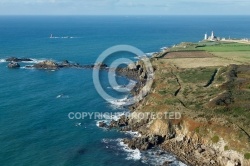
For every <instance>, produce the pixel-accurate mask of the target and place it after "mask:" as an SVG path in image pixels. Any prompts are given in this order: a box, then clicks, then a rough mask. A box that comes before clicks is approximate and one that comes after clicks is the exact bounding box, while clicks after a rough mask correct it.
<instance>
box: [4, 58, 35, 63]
mask: <svg viewBox="0 0 250 166" xmlns="http://www.w3.org/2000/svg"><path fill="white" fill-rule="evenodd" d="M29 61H32V59H29V58H16V57H10V58H7V59H6V62H29Z"/></svg>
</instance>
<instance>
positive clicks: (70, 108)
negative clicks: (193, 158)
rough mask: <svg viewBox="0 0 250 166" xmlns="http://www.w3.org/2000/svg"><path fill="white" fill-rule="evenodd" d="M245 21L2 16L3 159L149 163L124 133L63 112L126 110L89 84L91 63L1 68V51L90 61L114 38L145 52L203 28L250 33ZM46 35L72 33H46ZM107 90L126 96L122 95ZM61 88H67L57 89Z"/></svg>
mask: <svg viewBox="0 0 250 166" xmlns="http://www.w3.org/2000/svg"><path fill="white" fill-rule="evenodd" d="M249 25H250V19H249V17H246V16H241V17H239V16H237V17H236V16H235V17H222V16H220V17H217V16H214V17H208V16H206V17H197V16H196V17H194V16H189V17H187V16H186V17H183V16H182V17H181V16H171V17H170V16H154V17H153V16H152V17H151V16H147V17H146V16H144V17H142V16H129V17H125V16H119V17H118V16H117V17H109V16H106V17H101V16H88V17H87V16H86V17H84V16H71V17H69V16H68V17H67V16H61V17H55V16H53V17H44V16H36V17H31V16H25V17H24V16H1V17H0V43H1V44H0V90H1V91H0V92H1V93H0V99H1V104H0V163H1V165H3V166H9V165H25V166H26V165H44V166H47V165H58V166H62V165H65V166H78V165H79V166H85V165H93V166H99V165H110V166H112V165H114V166H117V165H121V166H122V165H147V164H149V165H150V164H151V165H152V164H153V163H154V162H151V163H150V162H149V163H145V161H144V160H143V155H146V154H140V155H141V158H140V156H139V157H138V153H137V152H133V153H132V152H128V150H127V151H126V150H124V146H121V145H120V144H119V142H120V139H119V138H124V137H128V136H129V135H128V134H125V133H120V132H117V131H106V130H103V129H100V128H98V127H97V126H96V123H97V122H96V121H95V120H94V119H82V120H70V119H69V118H68V114H69V112H123V111H127V110H126V109H123V108H117V106H115V105H111V104H109V103H107V102H106V101H105V100H104V99H102V98H101V97H100V96H99V94H98V93H97V92H96V90H95V88H94V85H93V81H92V70H79V69H61V70H58V71H42V70H30V69H29V70H28V69H17V70H11V69H8V68H7V67H6V66H7V63H5V62H4V60H3V59H4V58H6V57H9V56H16V57H29V58H34V59H37V60H43V59H52V60H55V61H62V60H65V59H67V60H70V61H72V62H78V63H80V64H92V63H94V62H95V60H96V58H97V57H98V56H99V55H100V54H101V53H102V52H103V51H104V50H105V49H107V48H109V47H111V46H114V45H117V44H129V45H133V46H135V47H138V48H139V49H141V50H142V51H144V52H145V53H150V52H156V51H159V50H160V48H162V47H165V46H172V45H174V44H177V43H179V42H181V41H199V40H201V39H202V38H203V36H204V33H206V32H208V33H210V31H212V30H213V31H214V32H215V35H218V36H221V37H223V36H224V37H228V36H231V37H239V38H240V37H246V38H250V33H249V32H250V30H249V27H250V26H249ZM50 34H53V35H54V36H58V37H63V36H70V37H73V38H55V39H50V38H49V36H50ZM119 56H123V57H129V58H131V59H132V60H135V59H134V57H133V56H132V55H129V54H124V53H121V54H118V55H117V56H116V57H119ZM113 59H115V57H114V58H113ZM111 60H112V59H111ZM111 60H110V61H111ZM21 65H22V66H24V65H26V64H21ZM106 75H107V73H105V72H102V77H103V78H101V79H102V82H103V87H104V88H105V89H106V90H107V91H110V90H109V88H108V87H109V85H108V82H107V80H106ZM118 79H119V81H120V82H121V83H126V82H127V80H126V79H125V78H121V77H119V78H118ZM110 93H111V94H113V95H114V96H117V97H121V98H122V97H124V94H120V93H116V92H113V91H110ZM61 94H64V95H63V96H61V97H60V96H58V95H61ZM79 123H80V124H81V125H79ZM176 165H178V162H176Z"/></svg>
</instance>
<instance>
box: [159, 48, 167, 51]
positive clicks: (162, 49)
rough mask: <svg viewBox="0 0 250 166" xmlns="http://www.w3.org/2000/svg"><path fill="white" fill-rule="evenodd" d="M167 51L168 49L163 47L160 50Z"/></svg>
mask: <svg viewBox="0 0 250 166" xmlns="http://www.w3.org/2000/svg"><path fill="white" fill-rule="evenodd" d="M166 49H168V47H162V48H160V50H161V51H164V50H166Z"/></svg>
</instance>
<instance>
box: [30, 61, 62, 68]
mask: <svg viewBox="0 0 250 166" xmlns="http://www.w3.org/2000/svg"><path fill="white" fill-rule="evenodd" d="M33 67H34V68H36V69H49V70H55V69H58V68H59V65H58V64H57V63H55V62H53V61H49V60H46V61H43V62H39V63H37V64H34V65H33Z"/></svg>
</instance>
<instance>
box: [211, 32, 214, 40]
mask: <svg viewBox="0 0 250 166" xmlns="http://www.w3.org/2000/svg"><path fill="white" fill-rule="evenodd" d="M211 40H214V31H212V33H211Z"/></svg>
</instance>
